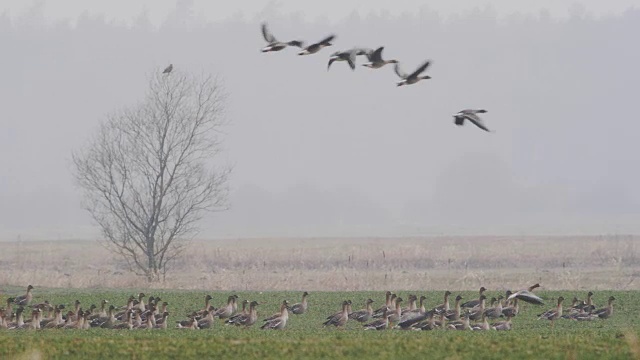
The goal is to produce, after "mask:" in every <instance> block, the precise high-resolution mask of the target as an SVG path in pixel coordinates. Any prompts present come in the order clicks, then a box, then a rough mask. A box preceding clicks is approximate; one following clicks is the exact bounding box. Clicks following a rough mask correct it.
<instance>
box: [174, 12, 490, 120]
mask: <svg viewBox="0 0 640 360" xmlns="http://www.w3.org/2000/svg"><path fill="white" fill-rule="evenodd" d="M262 36H263V37H264V40H265V41H266V42H267V46H265V47H264V48H262V50H261V51H262V52H263V53H268V52H274V51H281V50H284V49H285V48H287V47H289V46H295V47H297V48H300V49H301V50H300V51H299V52H298V55H312V54H315V53H318V52H319V51H320V50H322V49H323V48H325V47H328V46H332V45H333V44H332V41H333V40H335V38H336V36H335V35H333V34H332V35H329V36H327V37H326V38H324V39H322V40H320V41H318V42H315V43H312V44H310V45H307V46H305V43H304V42H303V41H301V40H291V41H279V40H278V39H277V38H276V37H275V36H274V35H273V33H271V32H270V31H269V28H268V27H267V24H266V23H263V24H262ZM383 50H384V46H380V47H378V48H377V49H375V50H374V49H368V48H352V49H349V50H344V51H336V52H334V53H333V54H331V56H330V57H329V63H328V65H327V70H329V69H330V68H331V64H333V63H334V62H336V61H343V62H346V63H347V64H349V66H350V67H351V69H352V70H355V69H356V58H357V57H358V56H365V57H366V58H367V59H368V62H366V63H364V64H362V66H366V67H368V68H371V69H380V68H382V67H383V66H385V65H387V64H394V70H395V73H396V75H398V77H400V81H398V82H397V83H396V85H397V86H403V85H413V84H415V83H417V82H419V81H421V80H427V79H431V76H429V75H422V73H424V72H425V71H426V70H427V68H428V67H429V66H430V65H431V61H429V60H427V61H425V62H424V63H422V64H421V65H420V66H419V67H418V68H417V69H416V70H414V71H413V72H412V73H409V74H408V73H405V72H404V71H402V69H401V68H400V63H399V61H398V60H384V59H383V58H382V51H383ZM171 71H173V64H169V66H168V67H167V68H166V69H164V71H163V74H169V73H171ZM486 112H487V110H484V109H465V110H461V111H459V112H457V113H455V114H454V115H453V118H454V123H455V124H456V125H458V126H462V125H464V122H465V121H470V122H472V123H473V124H475V125H476V126H477V127H479V128H480V129H482V130H484V131H487V132H490V130H489V129H488V128H487V127H486V126H485V125H484V123H483V122H482V119H481V118H480V116H478V114H483V113H486Z"/></svg>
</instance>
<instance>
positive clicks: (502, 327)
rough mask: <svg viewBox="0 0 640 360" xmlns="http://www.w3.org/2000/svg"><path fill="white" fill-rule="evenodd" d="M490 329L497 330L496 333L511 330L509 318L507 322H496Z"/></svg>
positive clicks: (508, 317)
mask: <svg viewBox="0 0 640 360" xmlns="http://www.w3.org/2000/svg"><path fill="white" fill-rule="evenodd" d="M491 328H492V329H493V330H498V331H507V330H511V317H510V316H507V320H505V321H498V322H495V323H493V324H491Z"/></svg>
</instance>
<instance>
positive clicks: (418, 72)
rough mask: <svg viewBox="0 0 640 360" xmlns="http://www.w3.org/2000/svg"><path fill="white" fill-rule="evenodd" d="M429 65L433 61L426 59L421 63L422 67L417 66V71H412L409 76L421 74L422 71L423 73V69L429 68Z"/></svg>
mask: <svg viewBox="0 0 640 360" xmlns="http://www.w3.org/2000/svg"><path fill="white" fill-rule="evenodd" d="M429 65H431V61H426V62H425V63H424V64H422V65H420V67H419V68H417V69H416V71H414V72H413V73H411V75H409V77H417V76H418V75H420V73H422V72H423V71H425V70H427V68H428V67H429Z"/></svg>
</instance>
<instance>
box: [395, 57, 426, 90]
mask: <svg viewBox="0 0 640 360" xmlns="http://www.w3.org/2000/svg"><path fill="white" fill-rule="evenodd" d="M430 64H431V61H425V62H424V64H422V65H420V67H419V68H417V69H416V70H415V71H414V72H412V73H411V74H406V73H405V72H403V71H402V70H401V69H400V64H399V63H396V66H395V67H394V70H395V72H396V74H397V75H398V76H399V77H400V78H401V79H402V80H400V81H399V82H398V83H397V85H398V86H402V85H412V84H415V83H417V82H418V81H420V80H425V79H431V76H429V75H423V76H420V74H421V73H422V72H423V71H425V70H427V68H428V67H429V65H430Z"/></svg>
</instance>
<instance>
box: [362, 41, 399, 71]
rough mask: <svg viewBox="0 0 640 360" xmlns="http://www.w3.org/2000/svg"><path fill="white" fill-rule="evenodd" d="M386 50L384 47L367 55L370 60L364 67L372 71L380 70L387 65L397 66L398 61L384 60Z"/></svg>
mask: <svg viewBox="0 0 640 360" xmlns="http://www.w3.org/2000/svg"><path fill="white" fill-rule="evenodd" d="M383 50H384V46H381V47H379V48H377V49H376V50H375V51H372V52H370V53H368V54H367V57H368V58H369V62H367V63H364V64H362V66H366V67H368V68H371V69H379V68H381V67H383V66H385V65H387V64H397V63H398V60H383V59H382V51H383Z"/></svg>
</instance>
